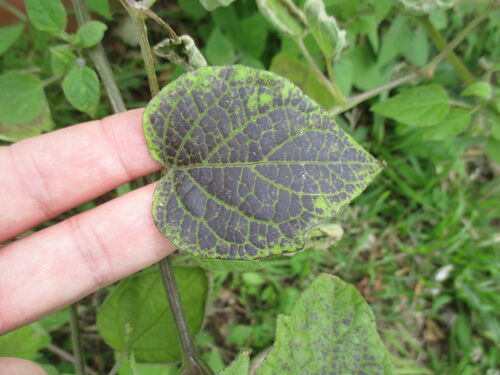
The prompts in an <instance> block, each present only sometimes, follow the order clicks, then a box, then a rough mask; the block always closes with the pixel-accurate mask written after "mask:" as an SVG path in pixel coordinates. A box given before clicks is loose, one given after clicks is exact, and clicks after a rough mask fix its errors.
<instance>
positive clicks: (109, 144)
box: [0, 109, 161, 242]
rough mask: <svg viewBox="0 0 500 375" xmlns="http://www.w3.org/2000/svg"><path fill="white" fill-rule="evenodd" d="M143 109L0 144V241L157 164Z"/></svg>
mask: <svg viewBox="0 0 500 375" xmlns="http://www.w3.org/2000/svg"><path fill="white" fill-rule="evenodd" d="M142 112H143V110H142V109H139V110H132V111H128V112H124V113H120V114H117V115H114V116H110V117H107V118H105V119H103V120H97V121H90V122H87V123H83V124H80V125H74V126H70V127H67V128H64V129H61V130H57V131H55V132H52V133H48V134H44V135H41V136H38V137H33V138H30V139H26V140H24V141H21V142H18V143H14V144H12V145H11V146H8V147H2V148H0V171H1V173H0V207H2V209H1V210H0V242H3V241H5V240H7V239H9V238H12V237H14V236H16V235H18V234H21V233H23V232H25V231H26V230H28V229H30V228H32V227H34V226H36V225H38V224H40V223H43V222H44V221H47V220H49V219H50V218H52V217H55V216H57V215H59V214H61V213H63V212H65V211H67V210H69V209H71V208H73V207H76V206H78V205H79V204H82V203H84V202H87V201H89V200H91V199H94V198H96V197H98V196H100V195H102V194H104V193H106V192H108V191H110V190H112V189H114V188H115V187H117V186H119V185H121V184H123V183H125V182H127V181H130V180H132V179H134V178H137V177H140V176H144V175H147V174H149V173H152V172H154V171H157V170H159V169H160V168H161V166H160V164H158V162H156V161H155V160H153V159H152V158H151V156H150V154H149V152H148V149H147V146H146V141H145V139H144V135H143V132H142V126H141V117H142Z"/></svg>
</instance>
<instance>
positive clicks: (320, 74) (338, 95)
mask: <svg viewBox="0 0 500 375" xmlns="http://www.w3.org/2000/svg"><path fill="white" fill-rule="evenodd" d="M295 43H297V46H298V47H299V49H300V52H302V55H304V57H305V58H306V60H307V62H308V63H309V65H310V66H311V68H312V69H313V70H314V72H315V73H316V75H317V76H318V77H319V78H321V80H322V81H323V83H325V84H326V86H327V87H328V89H329V91H330V92H331V94H332V95H333V97H334V98H335V101H336V102H338V103H341V104H344V103H345V99H344V97H343V96H342V93H341V92H340V90H339V88H338V86H337V84H336V83H334V81H330V80H329V79H328V78H327V77H326V76H325V75H324V74H323V72H322V71H321V69H320V68H319V66H318V64H316V61H314V59H313V58H312V56H311V54H310V53H309V51H308V50H307V47H306V46H305V44H304V41H303V40H302V39H301V38H296V39H295ZM332 77H333V72H332Z"/></svg>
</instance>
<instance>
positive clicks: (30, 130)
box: [0, 102, 54, 142]
mask: <svg viewBox="0 0 500 375" xmlns="http://www.w3.org/2000/svg"><path fill="white" fill-rule="evenodd" d="M53 128H54V122H53V121H52V116H51V115H50V109H49V106H48V104H47V102H45V103H44V106H43V108H42V110H41V111H40V113H39V114H38V116H36V117H35V118H34V119H33V120H31V121H27V122H25V123H21V124H9V123H6V122H2V121H0V139H2V140H4V141H8V142H17V141H21V140H23V139H26V138H29V137H34V136H35V135H39V134H41V133H42V132H44V131H49V130H52V129H53Z"/></svg>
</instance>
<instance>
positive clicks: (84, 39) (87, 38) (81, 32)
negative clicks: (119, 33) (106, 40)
mask: <svg viewBox="0 0 500 375" xmlns="http://www.w3.org/2000/svg"><path fill="white" fill-rule="evenodd" d="M107 28H108V27H107V26H106V24H104V23H102V22H99V21H89V22H86V23H85V24H83V25H82V26H80V27H79V28H78V31H77V32H76V36H77V37H78V40H79V43H80V45H81V46H82V47H83V48H88V47H93V46H95V45H96V44H97V43H99V42H100V41H101V40H102V38H103V36H104V32H105V31H106V29H107Z"/></svg>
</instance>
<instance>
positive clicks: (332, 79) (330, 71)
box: [326, 59, 345, 105]
mask: <svg viewBox="0 0 500 375" xmlns="http://www.w3.org/2000/svg"><path fill="white" fill-rule="evenodd" d="M326 71H327V73H328V78H329V79H330V82H331V84H332V87H333V89H334V90H335V92H336V95H337V97H338V98H339V99H340V104H341V105H345V98H344V95H342V92H341V91H340V88H339V85H338V84H337V80H336V79H335V74H334V73H333V59H326Z"/></svg>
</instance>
